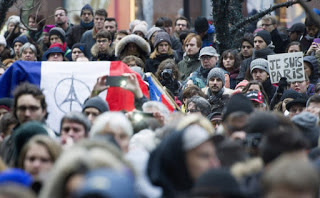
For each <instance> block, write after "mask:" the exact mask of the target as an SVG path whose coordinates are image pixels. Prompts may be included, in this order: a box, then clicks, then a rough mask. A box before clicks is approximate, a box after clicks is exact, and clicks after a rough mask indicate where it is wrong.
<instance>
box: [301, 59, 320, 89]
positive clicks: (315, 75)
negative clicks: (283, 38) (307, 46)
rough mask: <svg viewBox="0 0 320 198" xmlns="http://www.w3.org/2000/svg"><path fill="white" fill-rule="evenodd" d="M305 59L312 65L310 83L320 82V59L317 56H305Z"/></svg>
mask: <svg viewBox="0 0 320 198" xmlns="http://www.w3.org/2000/svg"><path fill="white" fill-rule="evenodd" d="M303 61H304V62H308V63H309V64H310V65H311V75H310V76H309V81H310V83H312V84H317V83H318V82H319V75H318V66H319V64H318V60H317V59H316V57H315V56H305V57H304V58H303Z"/></svg>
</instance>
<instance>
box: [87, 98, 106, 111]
mask: <svg viewBox="0 0 320 198" xmlns="http://www.w3.org/2000/svg"><path fill="white" fill-rule="evenodd" d="M89 107H93V108H96V109H98V110H99V111H100V113H104V112H106V111H109V105H108V103H107V102H106V101H105V100H102V98H100V96H95V97H92V98H89V99H88V100H86V101H85V102H84V104H83V108H82V112H83V111H84V110H85V109H86V108H89Z"/></svg>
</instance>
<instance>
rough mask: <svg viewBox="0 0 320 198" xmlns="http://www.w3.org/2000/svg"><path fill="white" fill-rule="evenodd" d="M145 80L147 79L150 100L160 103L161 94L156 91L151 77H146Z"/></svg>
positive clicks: (156, 88)
mask: <svg viewBox="0 0 320 198" xmlns="http://www.w3.org/2000/svg"><path fill="white" fill-rule="evenodd" d="M147 79H148V83H149V95H150V100H152V101H159V102H161V92H160V90H159V89H158V87H157V86H156V84H155V83H154V82H153V80H152V77H151V76H148V78H147Z"/></svg>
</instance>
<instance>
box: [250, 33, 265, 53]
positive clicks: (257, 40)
mask: <svg viewBox="0 0 320 198" xmlns="http://www.w3.org/2000/svg"><path fill="white" fill-rule="evenodd" d="M253 43H254V49H256V50H260V49H264V48H266V47H267V43H266V42H265V41H264V40H263V39H262V38H261V37H260V36H256V37H254V40H253Z"/></svg>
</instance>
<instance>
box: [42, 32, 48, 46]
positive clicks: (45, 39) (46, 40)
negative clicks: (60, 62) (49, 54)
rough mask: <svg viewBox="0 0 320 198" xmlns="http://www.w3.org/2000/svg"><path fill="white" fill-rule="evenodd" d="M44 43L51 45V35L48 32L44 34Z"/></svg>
mask: <svg viewBox="0 0 320 198" xmlns="http://www.w3.org/2000/svg"><path fill="white" fill-rule="evenodd" d="M42 41H43V43H49V33H48V32H43V33H42Z"/></svg>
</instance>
